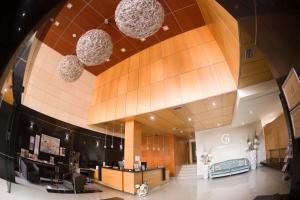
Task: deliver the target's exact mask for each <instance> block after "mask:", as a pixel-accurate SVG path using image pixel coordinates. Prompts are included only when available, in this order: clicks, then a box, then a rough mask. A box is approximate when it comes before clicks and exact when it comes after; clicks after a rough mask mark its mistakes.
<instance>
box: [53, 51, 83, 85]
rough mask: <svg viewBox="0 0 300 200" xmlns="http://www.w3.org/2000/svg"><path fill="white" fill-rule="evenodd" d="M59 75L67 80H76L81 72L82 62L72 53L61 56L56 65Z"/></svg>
mask: <svg viewBox="0 0 300 200" xmlns="http://www.w3.org/2000/svg"><path fill="white" fill-rule="evenodd" d="M57 71H58V75H59V77H60V78H61V79H62V80H64V81H67V82H73V81H76V80H77V79H78V78H79V77H80V76H81V74H82V72H83V64H82V63H81V62H80V61H79V60H78V58H77V57H76V56H74V55H67V56H64V57H62V59H61V60H60V62H59V63H58V67H57Z"/></svg>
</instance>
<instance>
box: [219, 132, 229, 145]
mask: <svg viewBox="0 0 300 200" xmlns="http://www.w3.org/2000/svg"><path fill="white" fill-rule="evenodd" d="M221 142H222V144H229V143H230V135H229V134H228V133H224V134H223V135H222V136H221Z"/></svg>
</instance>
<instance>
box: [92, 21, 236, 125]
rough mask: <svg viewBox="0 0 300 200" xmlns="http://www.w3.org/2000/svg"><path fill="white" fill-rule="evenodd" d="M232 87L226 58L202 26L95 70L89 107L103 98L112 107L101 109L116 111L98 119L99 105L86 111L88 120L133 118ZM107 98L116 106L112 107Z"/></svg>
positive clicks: (232, 81) (206, 29)
mask: <svg viewBox="0 0 300 200" xmlns="http://www.w3.org/2000/svg"><path fill="white" fill-rule="evenodd" d="M115 68H116V69H115ZM149 88H150V91H149ZM236 88H237V86H236V85H235V82H234V78H233V76H232V74H231V72H230V68H229V66H228V65H227V63H226V61H225V57H224V56H223V55H222V52H221V50H220V48H219V46H218V44H217V42H216V41H215V40H214V38H213V36H212V34H211V33H210V31H209V28H208V27H207V26H204V27H201V28H197V29H194V30H191V31H188V32H185V33H183V34H180V35H177V36H175V37H173V38H170V39H168V40H165V41H163V42H161V43H159V44H156V45H154V46H152V47H149V48H148V49H145V50H143V51H142V52H140V53H138V54H136V55H134V56H132V57H130V58H128V59H126V60H124V61H122V62H120V63H118V64H117V65H115V66H114V67H112V68H109V69H108V70H106V71H104V72H103V73H102V74H100V75H99V76H98V77H97V81H96V85H95V89H94V96H97V98H96V100H94V101H92V103H91V107H93V106H94V105H95V104H102V103H103V102H106V104H108V106H109V108H112V109H113V110H110V109H105V110H104V111H103V110H102V112H115V114H112V113H107V114H105V115H104V117H100V116H103V115H100V114H98V113H95V112H100V111H99V109H90V112H89V115H90V116H89V120H90V121H89V123H90V124H93V123H102V122H107V121H108V119H109V120H116V119H122V118H126V117H132V116H136V115H138V114H143V113H147V112H153V111H157V110H159V109H164V108H167V107H170V106H176V105H180V104H183V103H188V102H193V101H197V100H201V99H204V98H207V97H211V96H214V95H220V94H224V93H227V92H230V91H234V90H236ZM120 95H122V96H120ZM123 95H125V96H126V98H125V97H124V96H123ZM94 99H95V98H94ZM112 99H114V100H112ZM124 101H125V105H126V106H125V107H126V109H125V115H124V109H123V108H124V107H123V105H124ZM111 102H115V103H116V104H117V105H116V106H114V107H113V106H111ZM149 102H150V108H149ZM94 107H95V106H94ZM105 108H106V107H105ZM112 117H114V118H112Z"/></svg>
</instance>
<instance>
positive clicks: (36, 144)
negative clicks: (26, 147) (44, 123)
mask: <svg viewBox="0 0 300 200" xmlns="http://www.w3.org/2000/svg"><path fill="white" fill-rule="evenodd" d="M40 137H41V136H40V135H35V142H34V154H36V155H39V148H40Z"/></svg>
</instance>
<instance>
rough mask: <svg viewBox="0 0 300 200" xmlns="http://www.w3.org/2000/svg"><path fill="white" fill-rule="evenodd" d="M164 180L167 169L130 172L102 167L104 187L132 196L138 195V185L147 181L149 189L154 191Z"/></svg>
mask: <svg viewBox="0 0 300 200" xmlns="http://www.w3.org/2000/svg"><path fill="white" fill-rule="evenodd" d="M164 180H165V168H156V169H149V170H146V171H130V170H126V169H125V170H119V169H113V168H108V167H102V184H103V185H105V186H108V187H111V188H113V189H116V190H120V191H123V192H128V193H131V194H135V193H136V188H135V185H136V184H142V183H144V182H145V181H146V182H147V183H148V185H149V188H150V189H152V188H155V187H157V186H159V185H161V184H162V183H163V181H164Z"/></svg>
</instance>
